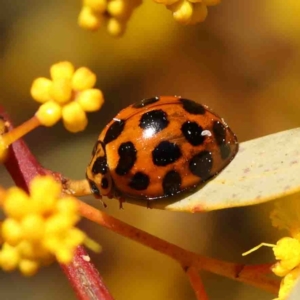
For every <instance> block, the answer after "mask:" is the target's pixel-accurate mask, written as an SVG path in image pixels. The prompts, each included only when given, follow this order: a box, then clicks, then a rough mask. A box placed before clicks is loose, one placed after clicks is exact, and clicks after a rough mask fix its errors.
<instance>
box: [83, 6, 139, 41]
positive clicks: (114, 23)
mask: <svg viewBox="0 0 300 300" xmlns="http://www.w3.org/2000/svg"><path fill="white" fill-rule="evenodd" d="M141 3H142V0H83V7H82V9H81V12H80V14H79V17H78V24H79V26H81V27H82V28H85V29H89V30H97V29H98V28H99V27H100V26H101V25H102V24H103V23H105V24H106V27H107V31H108V33H109V34H111V35H112V36H121V35H122V34H123V33H124V32H125V30H126V25H127V22H128V20H129V18H130V16H131V15H132V12H133V11H134V9H135V8H136V7H137V6H139V5H140V4H141Z"/></svg>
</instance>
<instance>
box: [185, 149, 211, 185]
mask: <svg viewBox="0 0 300 300" xmlns="http://www.w3.org/2000/svg"><path fill="white" fill-rule="evenodd" d="M212 165H213V160H212V155H211V152H209V151H201V152H200V153H198V154H196V155H194V156H193V158H192V159H191V160H190V163H189V168H190V171H191V172H192V173H193V174H194V175H196V176H198V177H201V179H202V180H203V181H205V180H206V179H208V178H209V177H211V168H212Z"/></svg>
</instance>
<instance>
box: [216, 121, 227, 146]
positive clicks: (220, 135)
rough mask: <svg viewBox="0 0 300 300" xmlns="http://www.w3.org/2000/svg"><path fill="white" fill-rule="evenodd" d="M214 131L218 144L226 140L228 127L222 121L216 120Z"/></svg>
mask: <svg viewBox="0 0 300 300" xmlns="http://www.w3.org/2000/svg"><path fill="white" fill-rule="evenodd" d="M213 133H214V137H215V139H216V142H217V144H218V145H222V144H225V142H226V127H225V126H224V125H223V124H222V123H221V122H220V121H215V122H214V124H213Z"/></svg>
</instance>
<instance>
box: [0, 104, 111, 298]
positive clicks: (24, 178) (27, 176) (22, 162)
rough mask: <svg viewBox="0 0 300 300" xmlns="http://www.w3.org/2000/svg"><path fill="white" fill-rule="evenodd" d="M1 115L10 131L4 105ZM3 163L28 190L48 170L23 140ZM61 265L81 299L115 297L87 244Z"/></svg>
mask: <svg viewBox="0 0 300 300" xmlns="http://www.w3.org/2000/svg"><path fill="white" fill-rule="evenodd" d="M0 116H1V117H3V118H4V120H5V121H8V122H9V130H11V129H12V128H13V127H12V124H11V121H10V119H9V117H8V115H7V114H6V113H5V111H4V109H3V108H2V107H1V106H0ZM4 165H5V167H6V169H7V171H8V172H9V173H10V175H11V177H12V179H13V180H14V182H15V183H16V185H17V186H18V187H20V188H22V189H24V190H25V191H27V192H28V187H29V183H30V181H31V180H32V179H33V178H34V177H35V176H37V175H45V174H47V173H49V171H47V170H46V169H44V168H43V167H42V166H41V165H40V164H39V162H38V161H37V160H36V158H35V157H34V156H33V155H32V153H31V152H30V150H29V149H28V147H27V145H26V144H25V143H24V141H23V140H21V139H20V140H18V141H16V142H14V143H13V144H12V145H11V146H10V147H9V151H8V157H7V160H6V161H5V163H4ZM61 268H62V269H63V271H64V273H65V274H66V276H67V278H68V280H69V281H70V283H71V285H72V286H73V288H74V290H75V292H76V294H77V296H78V299H80V300H96V299H97V300H113V297H112V296H111V295H110V293H109V291H108V289H107V288H106V286H105V284H104V282H103V279H102V278H101V276H100V274H99V272H98V271H97V269H96V268H95V267H94V265H93V264H92V263H91V262H90V261H89V256H88V254H87V252H86V250H85V249H84V247H81V246H80V247H77V249H76V252H75V254H74V258H73V261H72V263H70V264H68V265H61Z"/></svg>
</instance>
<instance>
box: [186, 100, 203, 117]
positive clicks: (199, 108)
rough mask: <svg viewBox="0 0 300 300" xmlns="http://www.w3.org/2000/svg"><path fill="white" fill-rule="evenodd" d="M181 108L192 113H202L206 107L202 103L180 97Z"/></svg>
mask: <svg viewBox="0 0 300 300" xmlns="http://www.w3.org/2000/svg"><path fill="white" fill-rule="evenodd" d="M180 102H181V103H182V105H183V108H184V109H185V110H186V111H187V112H188V113H190V114H192V115H204V114H205V112H206V109H205V107H204V106H203V105H201V104H199V103H196V102H194V101H192V100H188V99H180Z"/></svg>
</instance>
